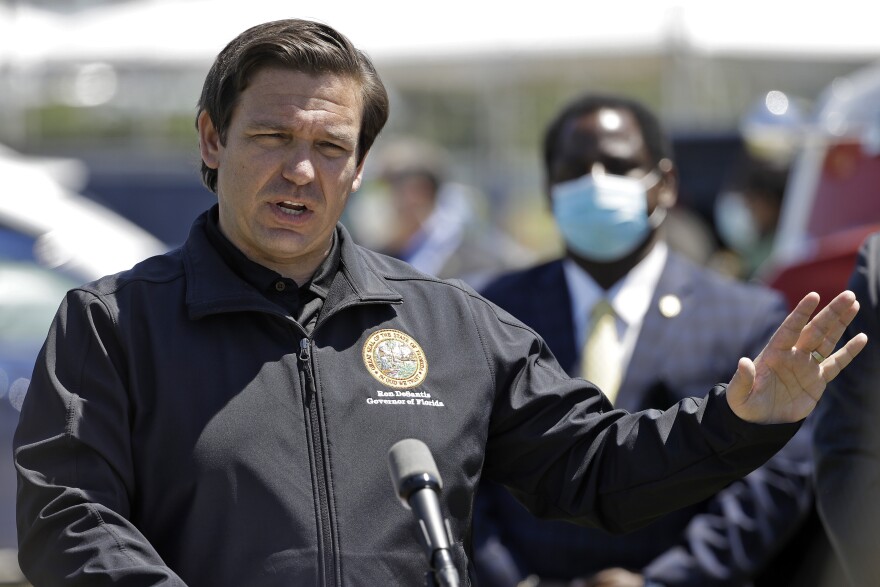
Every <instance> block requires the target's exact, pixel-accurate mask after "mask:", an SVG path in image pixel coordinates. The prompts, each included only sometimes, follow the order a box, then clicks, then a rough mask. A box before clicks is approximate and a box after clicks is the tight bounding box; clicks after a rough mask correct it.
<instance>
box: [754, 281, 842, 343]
mask: <svg viewBox="0 0 880 587" xmlns="http://www.w3.org/2000/svg"><path fill="white" fill-rule="evenodd" d="M818 305H819V294H817V293H816V292H810V293H808V294H807V295H805V296H804V297H803V299H802V300H801V301H800V302H798V305H797V306H795V308H794V310H792V311H791V313H790V314H789V315H788V316H786V317H785V320H783V321H782V324H781V325H780V326H779V328H777V329H776V332H774V333H773V336H771V337H770V340H769V341H768V342H767V347H768V348H773V349H780V350H789V349H791V348H792V347H793V346H795V344H797V342H798V340H799V339H800V337H801V335H802V332H803V330H804V328H805V326H806V325H807V323H808V322H809V321H810V316H812V315H813V312H815V311H816V307H817V306H818ZM829 305H830V304H829ZM811 350H812V349H811Z"/></svg>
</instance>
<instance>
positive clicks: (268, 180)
mask: <svg viewBox="0 0 880 587" xmlns="http://www.w3.org/2000/svg"><path fill="white" fill-rule="evenodd" d="M361 106H362V105H361V97H360V86H359V85H358V83H357V82H356V81H355V80H353V79H351V78H348V77H340V76H336V75H331V74H322V75H309V74H306V73H301V72H297V71H293V70H289V69H283V68H277V67H270V68H265V69H261V70H259V71H258V72H257V73H256V74H255V75H254V76H253V77H252V79H251V81H250V83H249V85H248V87H247V88H246V89H245V90H244V92H242V93H241V95H240V96H239V99H238V102H237V104H236V106H235V109H234V111H233V114H232V119H231V120H230V124H229V128H228V130H227V134H226V143H225V145H224V144H221V143H220V140H219V136H218V135H217V132H216V129H215V128H214V126H213V124H212V122H211V120H210V117H209V116H208V115H207V113H205V112H203V113H202V114H201V116H200V117H199V138H200V148H201V152H202V159H203V161H204V162H205V163H206V165H208V167H211V168H213V169H217V197H218V199H219V202H220V228H221V230H222V231H223V233H224V234H225V235H226V237H227V238H229V240H230V241H232V243H233V244H235V245H236V246H237V247H238V248H239V249H241V251H242V252H244V253H245V254H246V255H247V256H248V257H249V258H250V259H251V260H253V261H256V262H257V263H260V264H262V265H264V266H266V267H269V268H271V269H274V270H276V271H278V272H279V273H281V274H283V275H286V276H288V277H292V278H293V279H295V280H297V281H298V282H299V281H302V280H305V279H307V278H308V277H309V276H310V275H311V274H312V272H313V271H314V270H315V268H317V266H318V265H319V264H320V263H321V261H322V260H323V259H324V258H325V257H326V255H327V253H328V251H329V247H330V243H331V235H332V233H333V231H334V228H335V226H336V222H337V220H338V219H339V217H340V216H341V215H342V212H343V210H344V208H345V203H346V201H347V200H348V196H349V194H350V193H351V192H353V191H355V190H356V189H357V188H358V187H359V186H360V182H361V174H362V171H363V161H362V162H361V165H358V164H357V157H356V155H357V153H356V151H357V144H358V135H359V132H360V126H361V116H362V107H361Z"/></svg>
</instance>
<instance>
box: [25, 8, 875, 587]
mask: <svg viewBox="0 0 880 587" xmlns="http://www.w3.org/2000/svg"><path fill="white" fill-rule="evenodd" d="M387 115H388V99H387V95H386V92H385V89H384V87H383V86H382V83H381V81H380V80H379V78H378V76H377V75H376V72H375V70H374V68H373V66H372V64H371V63H370V61H369V59H368V58H367V57H366V56H365V55H364V54H363V53H361V52H360V51H358V50H356V49H355V48H354V47H353V46H352V45H351V44H350V42H349V41H348V40H347V39H346V38H345V37H344V36H343V35H341V34H340V33H338V32H337V31H335V30H333V29H332V28H330V27H328V26H326V25H323V24H319V23H314V22H309V21H303V20H285V21H279V22H270V23H266V24H262V25H258V26H256V27H253V28H250V29H248V30H246V31H245V32H243V33H242V34H241V35H240V36H238V37H237V38H236V39H234V40H233V41H232V42H230V43H229V45H227V46H226V47H225V48H224V49H223V51H221V53H220V54H219V55H218V57H217V59H216V61H215V62H214V65H213V67H212V68H211V70H210V72H209V73H208V76H207V79H206V80H205V85H204V89H203V91H202V95H201V98H200V100H199V109H198V118H197V126H198V135H199V147H200V152H201V157H202V162H203V170H202V171H203V178H204V181H205V183H206V185H207V186H208V187H209V188H210V189H211V190H213V191H214V192H215V193H216V194H217V199H218V203H217V205H216V206H215V207H213V208H212V209H210V210H208V211H206V212H205V213H204V214H203V215H201V216H200V217H199V218H198V219H196V220H195V222H194V224H193V227H192V230H191V232H190V235H189V237H188V239H187V241H186V242H185V243H184V245H183V246H182V247H181V248H179V249H177V250H175V251H172V252H170V253H168V254H166V255H163V256H159V257H153V258H150V259H147V260H145V261H144V262H142V263H140V264H138V265H136V266H135V267H134V268H132V269H131V270H129V271H126V272H123V273H120V274H117V275H113V276H109V277H106V278H103V279H100V280H98V281H96V282H94V283H91V284H88V285H85V286H83V287H80V288H77V289H74V290H72V291H71V292H69V294H68V295H67V297H66V298H65V299H64V300H63V301H62V303H61V306H60V308H59V310H58V314H57V316H56V318H55V321H54V323H53V325H52V327H51V329H50V332H49V335H48V337H47V339H46V343H45V345H44V348H43V349H42V351H41V353H40V356H39V359H38V361H37V365H36V367H35V371H34V376H33V378H32V382H31V386H30V389H29V391H28V395H27V398H26V399H25V402H24V406H23V409H22V413H21V420H20V424H19V427H18V430H17V432H16V437H15V442H14V445H15V461H16V467H17V469H18V474H19V494H18V503H17V510H18V528H19V544H20V557H19V558H20V562H21V566H22V568H23V570H24V572H25V574H26V575H27V577H28V578H29V579H30V580H31V582H32V583H33V584H34V585H36V586H37V587H39V586H42V585H62V584H63V585H69V586H73V585H83V586H86V585H87V586H89V587H99V586H102V585H115V586H117V587H118V586H129V585H131V586H134V585H138V586H144V585H169V586H170V585H176V586H180V585H190V586H205V587H224V586H229V587H243V586H265V587H274V586H278V587H280V586H290V585H421V584H423V581H424V575H425V570H426V569H425V562H424V553H423V552H422V546H421V543H420V542H419V532H420V530H419V528H418V527H417V526H416V524H414V523H413V520H412V515H411V513H410V512H407V511H406V510H405V509H404V508H402V507H400V504H399V503H398V501H399V499H398V497H397V496H396V495H395V494H394V491H393V487H392V486H391V484H390V482H389V479H388V472H387V470H386V467H385V466H384V463H385V460H386V455H387V453H388V450H389V448H390V447H391V446H392V445H393V444H395V443H396V442H397V441H399V440H400V439H405V438H415V439H419V440H421V441H423V442H424V443H425V444H426V445H427V446H428V447H429V448H430V450H431V452H432V454H433V456H434V459H435V460H436V464H437V469H438V471H439V473H440V475H442V477H443V481H444V484H443V493H442V497H441V508H442V509H443V515H444V516H445V517H447V518H448V521H449V530H450V532H449V534H450V535H451V536H452V539H453V541H454V543H452V544H451V545H450V549H449V550H450V557H451V559H452V561H453V564H454V565H455V567H456V568H457V570H458V573H459V574H460V575H461V576H462V577H468V576H469V573H470V569H471V565H470V563H469V559H468V552H469V550H470V543H469V534H470V529H469V524H470V519H471V503H472V499H473V492H474V488H475V486H476V484H477V482H478V480H479V479H480V477H481V476H485V477H486V478H489V479H492V480H494V481H497V482H499V483H502V484H504V485H506V486H508V487H509V488H510V489H511V490H512V491H514V492H515V493H516V495H517V496H518V497H519V498H520V499H521V500H522V502H523V503H524V504H525V505H526V506H527V507H528V508H529V509H530V510H531V511H533V512H534V513H536V514H538V515H542V516H549V517H562V518H566V519H571V520H573V521H576V522H578V523H582V524H588V525H596V526H601V527H604V528H608V529H616V530H625V529H628V528H633V527H637V526H639V525H642V524H645V523H647V522H648V521H650V520H651V519H653V518H654V517H656V516H658V515H660V514H662V513H664V512H667V511H669V510H671V509H674V508H678V507H681V506H683V505H685V504H687V503H690V502H693V501H695V500H699V499H702V498H704V497H706V496H708V495H710V494H712V493H714V492H715V491H717V490H718V489H719V488H720V487H723V486H724V485H726V484H727V483H729V482H730V481H732V480H734V479H736V478H738V477H740V476H742V475H744V474H746V473H748V472H749V471H751V470H752V469H754V468H755V467H757V466H759V465H760V464H761V463H762V462H764V461H765V460H766V459H767V458H769V457H770V456H771V455H772V454H773V453H774V452H775V451H776V450H777V449H779V448H780V447H781V446H783V445H784V444H785V442H786V441H787V440H788V439H789V438H790V437H791V435H792V434H794V432H795V431H796V430H797V429H798V427H799V423H800V422H801V420H803V418H805V417H806V416H807V415H808V414H809V413H810V412H811V410H812V409H813V407H814V406H815V404H816V401H817V400H818V399H819V398H820V397H821V394H822V392H823V390H824V389H825V385H826V383H827V382H828V381H830V380H831V379H833V378H834V377H835V376H836V375H837V374H838V373H839V372H840V370H841V369H842V368H843V367H844V366H845V365H846V364H847V363H849V361H850V360H851V359H852V357H853V356H854V355H856V354H857V353H858V352H859V351H860V350H861V348H863V346H864V344H865V337H864V335H857V336H856V337H855V338H853V339H852V340H851V341H850V342H848V343H847V344H846V345H845V346H843V347H842V348H840V349H839V350H837V351H834V348H835V344H836V343H837V341H838V339H839V338H840V336H841V334H842V332H843V329H844V327H845V326H846V324H848V323H849V322H850V321H851V320H852V317H853V315H854V314H855V313H856V311H857V310H858V302H857V301H856V300H855V297H854V296H853V295H852V293H851V292H844V293H842V294H840V295H839V296H838V297H837V298H835V300H833V301H831V302H830V303H829V304H828V305H827V306H826V307H825V308H823V309H822V310H821V311H819V312H818V313H817V314H816V316H815V317H814V318H813V319H812V320H811V321H810V320H809V317H810V315H811V313H812V312H813V311H814V310H815V309H816V308H817V306H818V303H819V300H818V296H816V295H815V294H811V295H809V296H807V297H806V298H804V300H803V301H802V302H801V303H800V304H799V305H798V306H797V307H796V308H795V310H794V311H793V312H792V314H790V315H789V316H788V318H786V320H785V322H784V323H783V324H782V325H781V327H780V329H779V330H778V331H777V333H776V334H775V335H774V337H773V338H772V339H771V341H770V342H769V343H768V345H767V347H766V348H765V349H764V350H763V351H762V352H761V354H760V355H759V356H758V357H756V358H754V360H752V359H749V358H742V359H740V361H739V364H738V365H737V366H734V365H731V371H734V369H735V370H736V374H735V375H734V377H733V379H732V381H731V382H730V383H729V385H723V384H721V385H718V386H716V387H714V388H713V389H707V390H706V395H705V397H704V398H702V399H686V400H683V401H681V402H679V403H678V404H676V405H675V406H673V407H672V408H670V409H669V410H666V411H649V412H641V413H636V414H630V413H627V412H625V411H621V410H613V409H612V407H611V405H610V403H609V402H608V401H607V399H606V398H605V397H604V396H603V395H602V392H601V391H600V390H599V389H598V388H596V387H595V386H594V385H593V384H591V383H589V382H587V381H585V380H583V379H571V378H569V377H568V376H566V375H565V373H564V372H563V370H562V369H561V368H560V367H559V365H558V364H557V363H556V361H555V359H554V358H553V356H552V354H551V353H550V352H549V351H548V350H547V347H546V345H545V344H544V343H543V342H542V340H541V339H540V338H539V337H538V336H537V335H536V334H535V333H534V332H533V331H532V330H530V329H529V328H527V327H525V326H524V325H523V324H522V323H520V322H518V321H517V320H515V319H513V318H512V317H511V316H510V315H508V314H507V313H505V312H503V311H501V310H500V309H498V308H497V307H495V306H493V305H492V304H490V303H489V302H487V301H486V300H484V299H483V298H481V297H479V296H478V295H477V294H475V293H474V291H473V290H472V289H470V288H468V287H467V286H465V285H464V284H462V283H461V282H457V281H441V280H438V279H435V278H432V277H429V276H427V275H424V274H421V273H419V272H417V271H415V270H414V269H412V268H411V267H410V266H408V265H406V264H405V263H403V262H400V261H397V260H394V259H391V258H388V257H384V256H381V255H378V254H375V253H372V252H370V251H368V250H365V249H363V248H361V247H359V246H357V245H356V244H355V243H353V242H352V240H351V238H350V236H349V235H348V233H347V232H346V230H345V228H344V227H343V226H342V225H340V224H339V223H338V220H339V218H340V215H341V214H342V211H343V209H344V207H345V203H346V201H347V199H348V197H349V195H350V194H351V193H352V192H354V191H355V190H357V188H358V186H359V185H360V182H361V174H362V172H363V169H364V161H365V158H366V156H367V153H368V152H369V149H370V147H371V145H372V144H373V140H374V139H375V137H376V135H377V134H378V133H379V131H380V130H381V128H382V126H383V125H384V123H385V120H386V118H387ZM811 353H817V356H818V355H821V356H819V358H818V359H814V358H813V355H811Z"/></svg>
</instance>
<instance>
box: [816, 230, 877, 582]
mask: <svg viewBox="0 0 880 587" xmlns="http://www.w3.org/2000/svg"><path fill="white" fill-rule="evenodd" d="M849 288H850V289H851V290H852V291H853V292H854V293H855V294H856V299H858V300H859V303H860V308H859V313H858V314H857V315H856V318H855V319H854V320H853V321H852V323H851V324H850V325H849V327H848V328H847V330H846V332H845V334H844V335H843V338H842V339H841V341H847V340H849V339H850V338H852V337H853V336H855V335H856V334H858V333H859V332H864V333H866V334H867V335H868V345H867V346H866V347H865V349H864V350H863V351H862V352H861V353H860V354H859V356H857V357H856V358H855V359H854V360H853V362H852V363H850V364H849V366H848V367H847V368H846V369H844V370H843V371H842V372H841V373H840V375H838V377H837V379H835V380H834V381H832V382H831V383H830V384H829V386H828V389H827V390H826V392H825V395H823V396H822V400H821V401H820V402H819V405H818V406H817V407H816V411H815V412H814V414H813V418H814V419H815V435H814V449H815V451H816V490H817V502H818V505H819V512H820V514H821V517H822V521H823V523H824V524H825V527H826V528H827V529H828V533H829V535H830V538H831V542H832V545H833V546H834V550H835V552H836V553H837V555H838V556H839V557H840V559H841V561H842V562H843V566H844V569H845V572H846V574H847V575H848V577H849V579H850V581H851V583H852V585H856V586H862V585H880V233H875V234H873V235H871V236H869V237H868V238H867V239H866V240H865V242H864V244H863V245H862V247H861V249H860V250H859V256H858V258H857V260H856V266H855V270H854V272H853V274H852V277H851V278H850V282H849ZM827 584H828V585H831V583H830V582H828V583H827ZM838 584H839V583H838Z"/></svg>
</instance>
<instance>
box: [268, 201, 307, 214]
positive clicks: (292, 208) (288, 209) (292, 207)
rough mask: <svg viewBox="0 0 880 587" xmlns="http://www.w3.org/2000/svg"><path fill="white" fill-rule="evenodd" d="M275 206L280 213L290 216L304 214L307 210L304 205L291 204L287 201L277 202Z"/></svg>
mask: <svg viewBox="0 0 880 587" xmlns="http://www.w3.org/2000/svg"><path fill="white" fill-rule="evenodd" d="M275 205H276V206H278V208H279V209H280V210H281V211H282V212H284V213H285V214H289V215H291V216H298V215H299V214H302V213H303V212H306V211H307V210H308V208H306V205H305V204H300V203H299V202H291V201H289V200H284V201H283V202H278V203H277V204H275Z"/></svg>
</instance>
